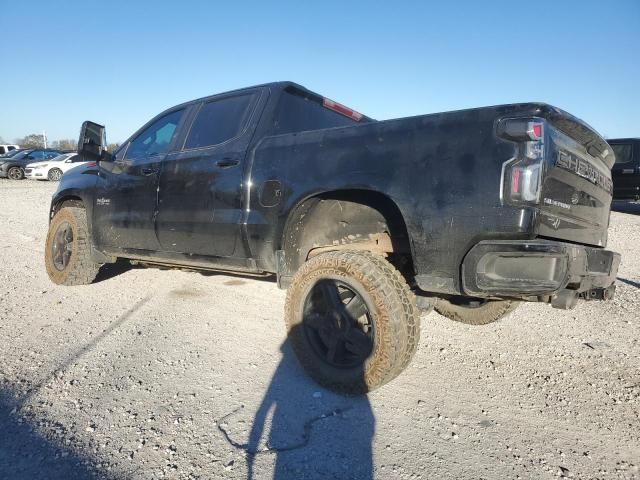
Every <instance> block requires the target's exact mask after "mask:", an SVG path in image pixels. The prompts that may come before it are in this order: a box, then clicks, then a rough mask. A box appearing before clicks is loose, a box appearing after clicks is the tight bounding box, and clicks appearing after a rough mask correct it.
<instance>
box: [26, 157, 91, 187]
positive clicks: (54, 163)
mask: <svg viewBox="0 0 640 480" xmlns="http://www.w3.org/2000/svg"><path fill="white" fill-rule="evenodd" d="M81 158H82V157H80V155H78V154H77V153H75V152H72V153H63V154H62V155H58V156H57V157H53V158H52V159H50V160H43V161H42V162H35V163H30V164H29V165H27V166H26V168H25V169H24V176H25V177H26V178H28V179H30V180H51V181H52V182H57V181H58V180H60V177H62V175H63V174H64V172H66V171H68V170H71V169H72V168H76V167H77V166H78V165H84V164H85V163H87V162H82V161H80V160H81Z"/></svg>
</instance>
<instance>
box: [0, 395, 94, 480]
mask: <svg viewBox="0 0 640 480" xmlns="http://www.w3.org/2000/svg"><path fill="white" fill-rule="evenodd" d="M21 406H22V401H21V400H19V397H16V395H15V392H13V391H12V389H11V388H7V386H6V384H5V385H2V386H1V387H0V478H2V479H11V480H35V479H51V480H57V479H60V480H71V479H74V480H75V479H78V480H83V479H93V478H98V477H99V478H105V476H104V474H103V473H101V474H100V475H99V476H98V474H96V472H95V471H94V468H93V462H92V461H91V460H89V459H88V458H86V457H83V456H82V455H81V454H78V453H77V452H75V451H73V450H71V449H70V448H69V447H65V446H61V445H57V444H56V443H55V442H53V441H51V440H48V439H47V438H45V437H44V436H43V435H42V434H41V433H39V432H38V431H36V430H35V429H34V426H33V422H32V420H31V419H29V418H25V416H24V415H23V414H22V413H21V412H20V407H21ZM50 427H51V428H52V430H55V429H56V428H57V429H59V428H62V427H61V426H60V425H50Z"/></svg>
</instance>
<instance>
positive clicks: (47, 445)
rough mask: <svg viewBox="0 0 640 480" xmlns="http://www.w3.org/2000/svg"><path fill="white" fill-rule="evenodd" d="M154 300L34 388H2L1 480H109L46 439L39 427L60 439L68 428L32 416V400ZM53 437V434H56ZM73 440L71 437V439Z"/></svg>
mask: <svg viewBox="0 0 640 480" xmlns="http://www.w3.org/2000/svg"><path fill="white" fill-rule="evenodd" d="M149 299H150V297H145V298H142V299H141V300H139V301H138V302H136V303H135V304H134V305H133V306H132V307H131V308H130V309H129V310H127V311H126V312H125V313H123V314H122V315H121V316H120V318H118V319H117V320H115V321H114V322H112V323H111V324H110V325H109V326H108V327H107V328H106V329H105V330H104V331H103V332H102V333H100V334H99V335H97V336H95V337H94V338H93V339H92V340H91V341H89V342H87V343H86V344H85V345H82V346H81V347H79V348H78V349H76V350H75V351H72V352H71V353H70V354H69V355H68V356H67V357H66V358H65V359H64V360H63V361H62V362H61V363H59V364H58V365H56V366H55V367H54V368H53V369H52V370H50V371H48V372H46V373H45V374H44V375H42V376H41V377H40V378H39V379H36V380H35V382H34V383H33V384H32V385H30V386H27V385H24V386H23V387H22V388H15V387H11V386H9V387H8V386H7V384H2V385H0V479H2V480H4V479H5V478H6V479H16V480H22V479H25V480H26V479H29V480H31V479H40V478H42V479H64V480H71V479H73V480H75V479H80V480H82V479H85V478H98V477H99V478H107V477H105V475H104V473H100V474H99V475H98V474H97V473H96V472H95V471H94V468H92V465H93V463H92V461H91V460H90V459H88V458H84V457H82V456H81V455H80V454H78V453H77V452H74V451H72V450H71V449H69V448H68V447H65V446H62V445H58V444H56V443H54V442H53V441H50V440H48V439H47V438H45V437H43V436H42V434H40V433H39V432H38V431H37V430H36V429H35V428H34V425H35V424H36V423H38V424H40V428H41V429H44V428H50V429H51V430H52V431H53V432H55V434H56V435H58V436H59V437H60V436H61V435H62V434H63V433H64V432H65V426H64V425H62V424H59V423H57V422H52V421H45V420H41V419H37V418H33V417H32V416H30V415H29V412H30V411H31V410H30V409H31V407H30V405H29V403H30V401H31V399H32V398H33V397H34V396H35V395H36V394H37V393H38V391H40V389H41V388H42V387H43V386H45V385H47V384H48V383H49V382H50V381H51V380H52V379H53V377H54V376H56V375H60V376H62V375H64V373H65V371H66V370H67V369H68V368H69V366H71V365H73V364H74V363H75V362H76V361H78V359H79V358H80V357H82V356H83V355H85V354H86V353H88V352H90V351H91V350H93V349H94V348H95V346H96V345H97V344H98V343H100V341H102V339H103V338H105V337H106V336H107V335H109V334H110V333H111V332H112V331H113V330H115V329H116V328H118V327H119V326H121V325H122V324H123V323H124V322H125V321H127V320H128V319H129V318H130V317H131V315H133V314H134V313H135V312H136V311H137V310H139V309H140V308H141V307H142V306H143V305H144V304H145V303H147V302H148V301H149ZM52 436H53V434H52ZM67 438H69V437H67Z"/></svg>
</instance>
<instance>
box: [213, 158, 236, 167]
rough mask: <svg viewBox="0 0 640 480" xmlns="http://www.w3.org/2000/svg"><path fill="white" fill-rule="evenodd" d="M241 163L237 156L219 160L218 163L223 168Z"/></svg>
mask: <svg viewBox="0 0 640 480" xmlns="http://www.w3.org/2000/svg"><path fill="white" fill-rule="evenodd" d="M239 163H240V160H236V159H235V158H223V159H222V160H218V161H217V162H216V165H217V166H218V167H221V168H227V167H235V166H236V165H238V164H239Z"/></svg>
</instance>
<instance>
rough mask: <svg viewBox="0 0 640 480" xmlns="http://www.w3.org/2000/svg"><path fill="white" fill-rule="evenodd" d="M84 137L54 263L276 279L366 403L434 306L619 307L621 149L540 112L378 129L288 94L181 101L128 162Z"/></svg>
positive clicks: (295, 317)
mask: <svg viewBox="0 0 640 480" xmlns="http://www.w3.org/2000/svg"><path fill="white" fill-rule="evenodd" d="M105 145H106V142H105V130H104V127H102V126H101V125H98V124H96V123H93V122H85V123H84V124H83V127H82V130H81V133H80V140H79V147H78V149H79V153H80V154H81V155H84V156H85V159H86V160H88V159H93V160H94V161H93V162H90V163H89V164H87V165H86V166H84V167H79V168H76V169H74V170H73V171H71V172H69V173H68V174H66V175H65V176H64V177H63V178H62V181H61V182H60V185H59V187H58V190H57V191H56V193H55V194H54V196H53V200H52V202H51V208H50V226H49V234H48V236H47V240H46V250H45V252H46V253H45V257H46V269H47V272H48V274H49V276H50V278H51V279H52V280H53V281H54V282H55V283H58V284H65V285H77V284H88V283H91V282H92V281H93V280H94V278H95V276H96V274H97V273H98V269H99V267H100V266H101V265H102V264H105V263H109V262H114V261H116V259H118V258H124V259H129V260H131V261H134V262H138V263H141V264H150V265H161V266H176V267H180V268H185V267H186V268H193V269H215V270H227V271H236V272H246V273H251V274H269V273H270V274H275V275H276V278H277V281H278V285H279V286H280V287H282V288H288V292H287V299H286V307H285V319H286V324H287V329H288V333H289V338H290V341H291V343H292V346H293V348H294V350H295V352H296V354H297V355H298V357H299V359H300V361H301V363H302V364H303V366H304V367H305V368H306V369H307V371H308V372H309V373H310V374H311V375H312V376H313V377H314V378H315V379H316V380H317V381H319V382H320V383H322V384H324V385H326V386H328V387H330V388H333V389H336V390H341V391H347V392H366V391H369V390H371V389H373V388H376V387H378V386H380V385H382V384H384V383H386V382H388V381H390V380H391V379H393V378H394V377H395V376H397V375H398V374H399V373H400V372H401V371H402V370H403V369H404V368H405V367H406V366H407V364H408V363H409V361H410V360H411V358H412V356H413V354H414V352H415V349H416V347H417V344H418V337H419V317H420V310H421V309H428V308H430V307H431V306H435V308H436V310H437V311H439V312H440V313H442V314H443V315H445V316H448V317H449V318H451V319H454V320H457V321H461V322H466V323H471V324H483V323H489V322H491V321H495V320H497V319H498V318H500V317H503V316H504V315H506V314H507V313H508V312H510V311H511V310H513V309H514V308H515V307H516V306H517V305H518V303H519V302H522V301H530V302H546V303H550V304H551V305H553V306H554V307H559V308H571V307H573V306H574V305H575V304H576V302H577V301H578V299H585V300H590V299H604V300H606V299H608V298H611V297H612V295H613V293H614V288H615V287H614V280H615V277H616V272H617V268H618V264H619V261H620V256H619V255H618V254H616V253H613V252H611V251H608V250H605V249H604V246H605V245H606V242H607V227H608V224H609V209H610V204H611V192H612V183H611V167H612V165H613V163H614V154H613V153H612V150H611V148H610V146H609V145H608V144H607V143H606V142H605V141H604V140H603V138H602V137H601V136H599V135H598V134H597V133H596V132H595V131H594V130H593V129H592V128H590V127H589V126H588V125H587V124H585V123H584V122H582V121H581V120H579V119H577V118H575V117H573V116H572V115H570V114H568V113H566V112H564V111H562V110H560V109H558V108H555V107H552V106H550V105H546V104H542V103H523V104H511V105H502V106H494V107H486V108H477V109H471V110H462V111H455V112H447V113H437V114H432V115H422V116H416V117H410V118H402V119H396V120H387V121H375V120H373V119H371V118H368V117H366V116H365V115H362V114H360V113H358V112H356V111H354V110H352V109H350V108H347V107H345V106H343V105H341V104H339V103H336V102H334V101H332V100H329V99H327V98H325V97H322V96H320V95H318V94H316V93H313V92H311V91H309V90H307V89H305V88H303V87H301V86H299V85H296V84H294V83H291V82H280V83H272V84H267V85H261V86H256V87H252V88H245V89H241V90H235V91H232V92H228V93H223V94H220V95H214V96H211V97H207V98H202V99H199V100H194V101H191V102H187V103H184V104H182V105H178V106H176V107H173V108H170V109H168V110H166V111H165V112H162V113H161V114H159V115H158V116H157V117H155V118H153V119H152V120H151V121H150V122H149V123H147V124H146V125H145V126H143V127H142V128H141V129H140V130H138V131H137V132H136V133H135V134H133V135H132V136H131V138H130V139H129V140H127V141H126V142H124V143H123V144H122V146H121V147H120V148H119V149H118V150H117V151H115V152H113V153H108V152H107V151H106V150H105Z"/></svg>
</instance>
